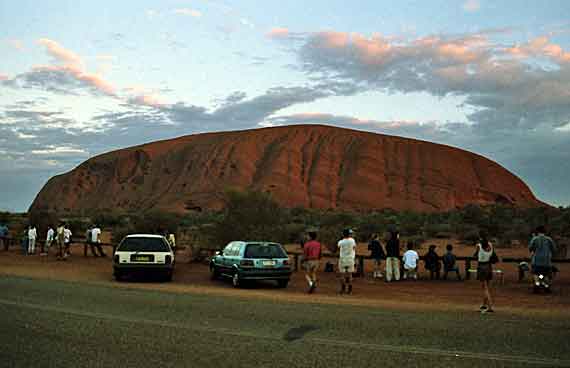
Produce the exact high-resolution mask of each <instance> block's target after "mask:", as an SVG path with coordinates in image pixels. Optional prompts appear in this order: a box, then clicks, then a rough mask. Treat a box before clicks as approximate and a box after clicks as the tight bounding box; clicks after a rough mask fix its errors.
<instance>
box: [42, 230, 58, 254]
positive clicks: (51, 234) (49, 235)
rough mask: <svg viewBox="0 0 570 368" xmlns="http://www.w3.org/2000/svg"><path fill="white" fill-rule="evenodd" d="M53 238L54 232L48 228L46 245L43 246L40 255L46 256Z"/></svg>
mask: <svg viewBox="0 0 570 368" xmlns="http://www.w3.org/2000/svg"><path fill="white" fill-rule="evenodd" d="M54 237H55V231H54V230H53V228H52V227H51V226H49V228H48V231H47V236H46V243H45V245H44V249H43V252H42V255H44V256H47V255H48V254H49V248H50V247H51V243H53V239H54Z"/></svg>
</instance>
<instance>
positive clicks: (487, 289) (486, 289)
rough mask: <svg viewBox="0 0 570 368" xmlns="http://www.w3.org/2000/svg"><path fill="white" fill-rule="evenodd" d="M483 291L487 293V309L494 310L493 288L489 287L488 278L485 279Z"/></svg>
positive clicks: (485, 302)
mask: <svg viewBox="0 0 570 368" xmlns="http://www.w3.org/2000/svg"><path fill="white" fill-rule="evenodd" d="M483 292H484V295H485V297H484V298H483V302H484V304H485V305H486V306H487V311H492V310H493V301H492V299H491V290H490V287H489V281H488V280H484V281H483Z"/></svg>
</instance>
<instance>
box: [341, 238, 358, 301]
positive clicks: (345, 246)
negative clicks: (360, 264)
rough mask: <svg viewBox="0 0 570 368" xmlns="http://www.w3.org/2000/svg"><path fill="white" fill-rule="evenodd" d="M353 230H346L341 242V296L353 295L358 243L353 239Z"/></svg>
mask: <svg viewBox="0 0 570 368" xmlns="http://www.w3.org/2000/svg"><path fill="white" fill-rule="evenodd" d="M352 234H353V231H352V230H351V229H344V230H343V232H342V236H343V238H342V239H341V240H339V242H338V244H337V248H338V250H339V257H338V271H339V275H340V285H341V288H340V294H344V293H348V294H349V295H350V294H352V274H353V273H354V261H355V260H356V241H355V240H354V238H353V237H352Z"/></svg>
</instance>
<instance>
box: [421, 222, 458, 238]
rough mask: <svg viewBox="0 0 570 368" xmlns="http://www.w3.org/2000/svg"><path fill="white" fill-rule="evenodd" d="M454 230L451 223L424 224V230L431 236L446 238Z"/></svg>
mask: <svg viewBox="0 0 570 368" xmlns="http://www.w3.org/2000/svg"><path fill="white" fill-rule="evenodd" d="M452 231H453V229H452V227H451V225H450V224H443V223H440V224H431V223H427V224H425V225H424V226H423V232H424V234H425V235H426V236H427V237H429V238H446V237H449V236H450V235H451V233H452Z"/></svg>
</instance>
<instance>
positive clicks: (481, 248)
mask: <svg viewBox="0 0 570 368" xmlns="http://www.w3.org/2000/svg"><path fill="white" fill-rule="evenodd" d="M476 247H477V250H476V252H475V254H476V255H477V263H478V264H477V280H479V281H481V286H482V287H483V304H481V307H479V310H480V311H481V313H487V312H493V299H492V298H491V287H490V283H491V280H492V279H493V264H492V263H491V257H492V255H493V245H492V244H491V242H489V241H488V240H487V237H486V236H485V235H482V236H481V239H480V240H479V243H477V245H476Z"/></svg>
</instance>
